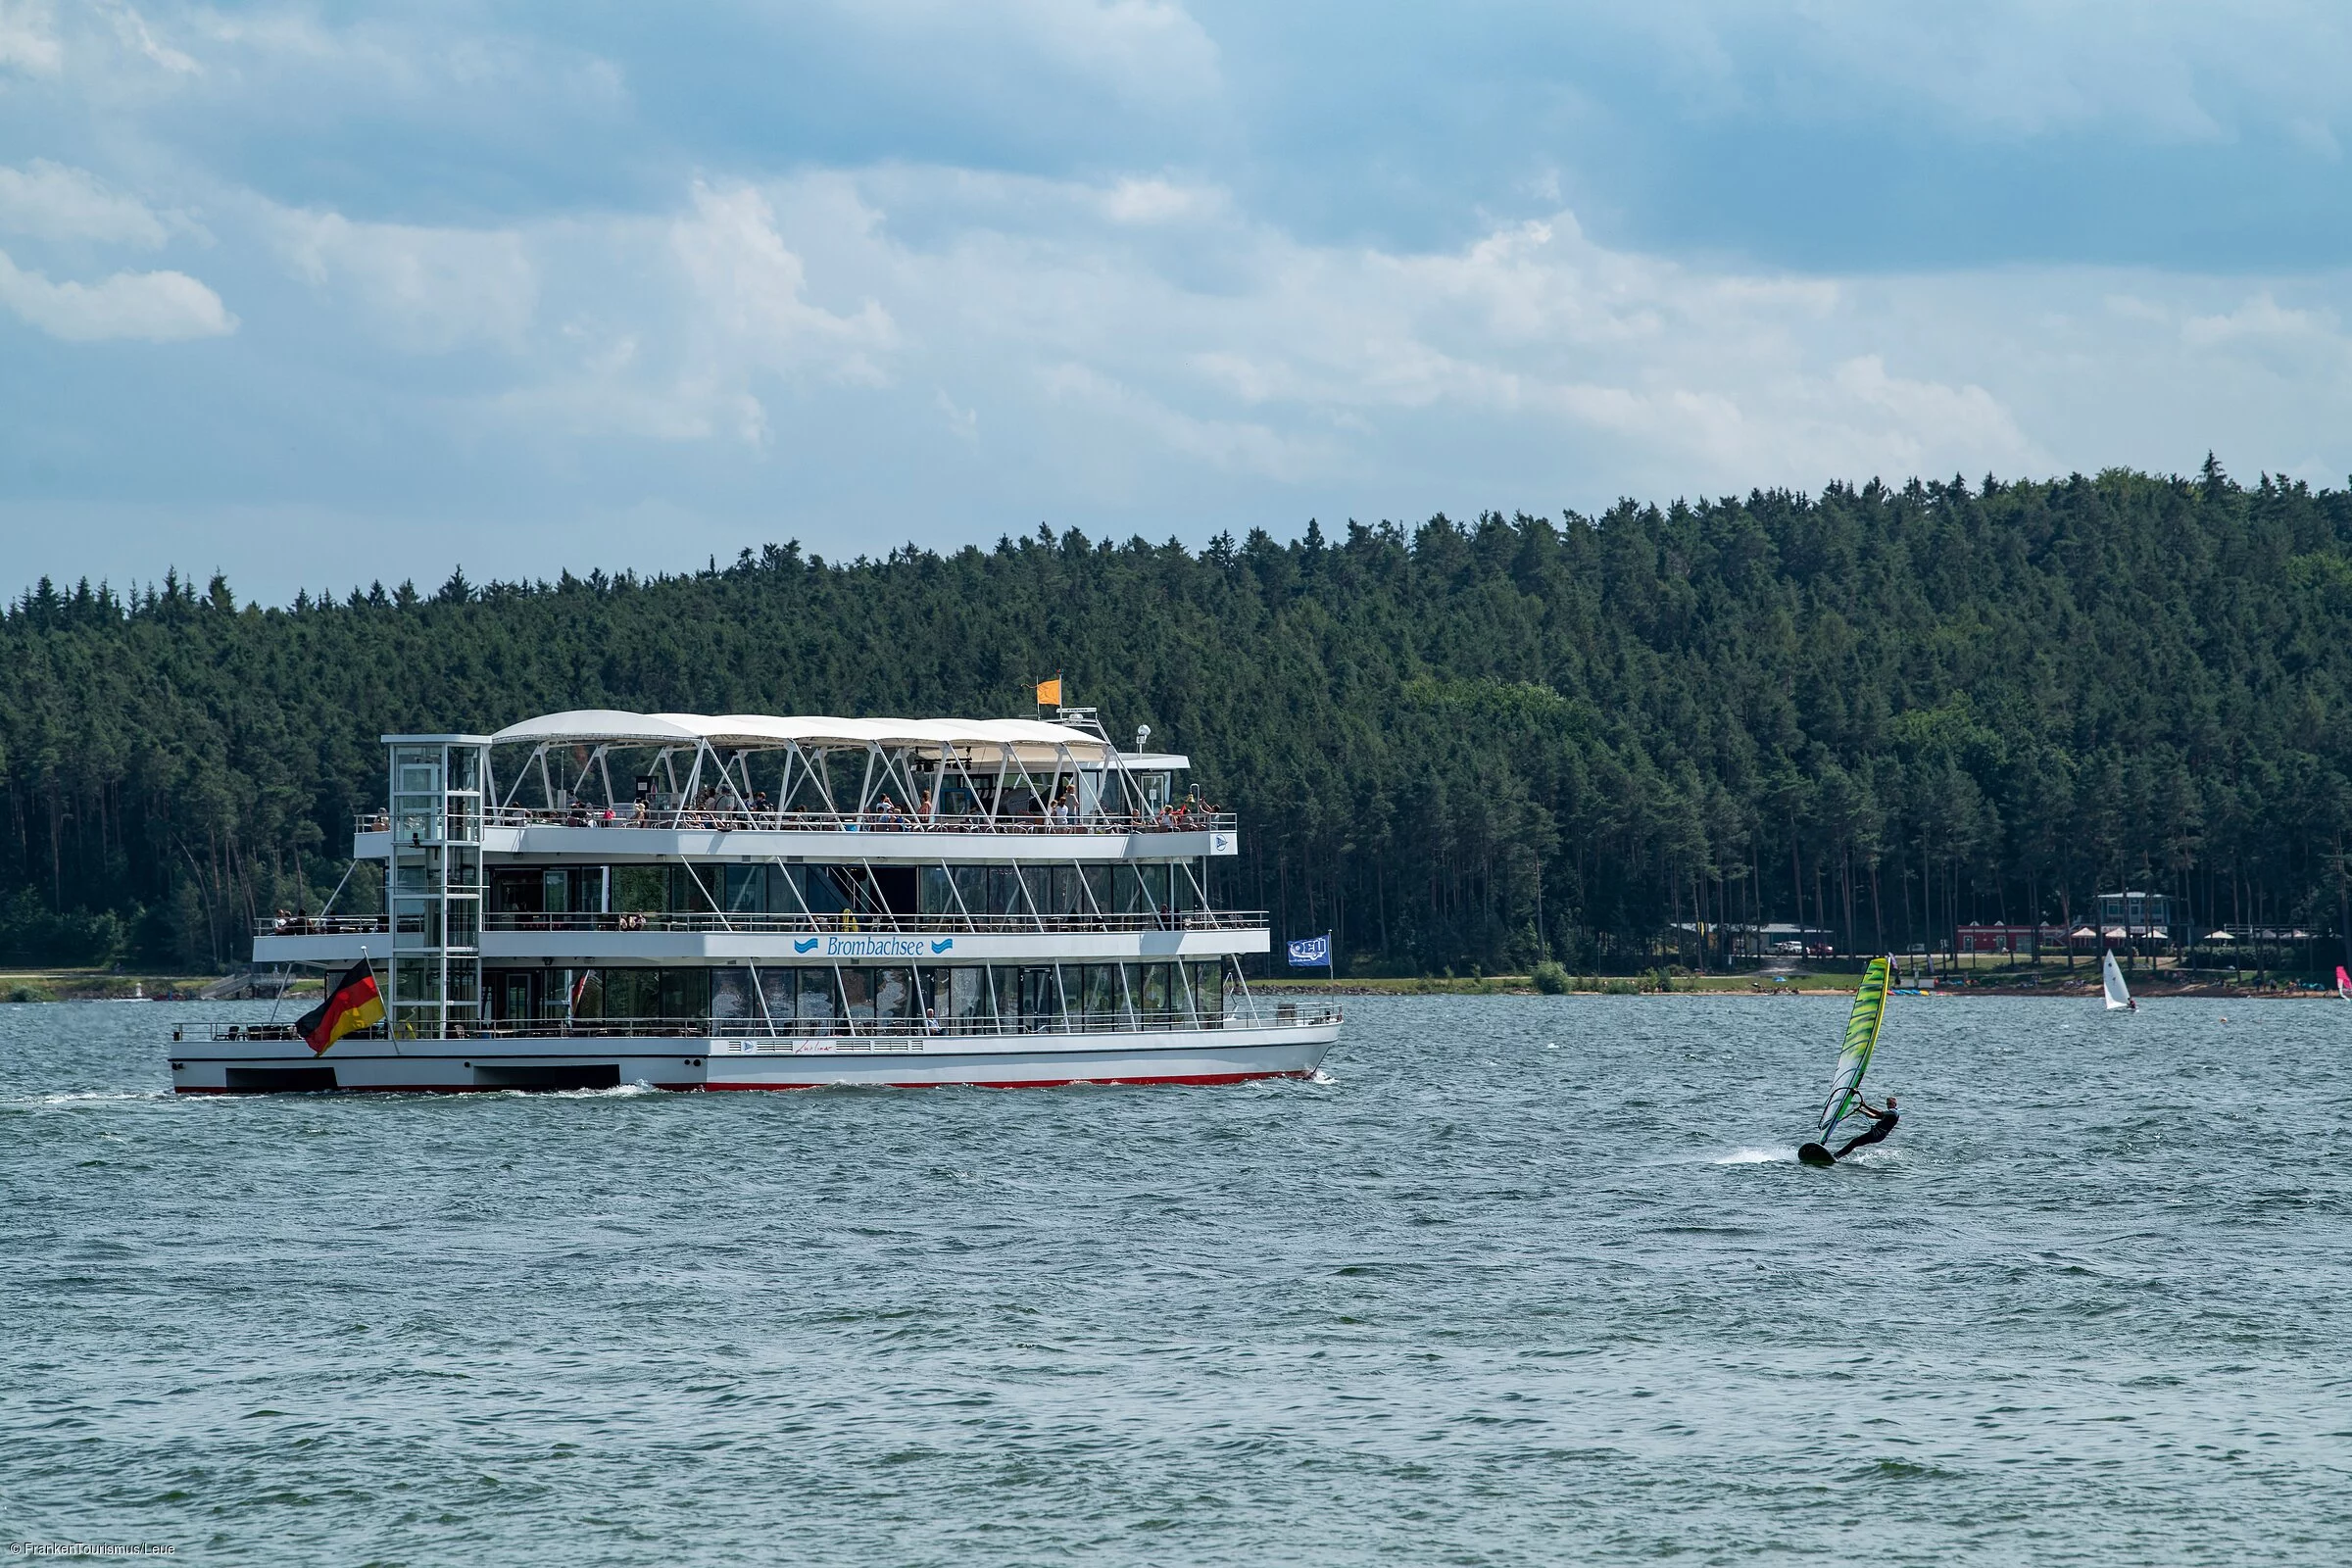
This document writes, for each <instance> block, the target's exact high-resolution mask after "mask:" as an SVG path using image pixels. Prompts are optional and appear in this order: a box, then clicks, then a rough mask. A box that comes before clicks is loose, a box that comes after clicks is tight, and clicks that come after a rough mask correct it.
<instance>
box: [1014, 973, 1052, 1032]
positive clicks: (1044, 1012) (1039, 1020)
mask: <svg viewBox="0 0 2352 1568" xmlns="http://www.w3.org/2000/svg"><path fill="white" fill-rule="evenodd" d="M1060 1017H1061V991H1060V988H1059V987H1058V986H1056V985H1055V983H1054V971H1053V970H1052V969H1023V970H1022V971H1021V1027H1022V1028H1024V1029H1045V1028H1048V1027H1051V1026H1052V1025H1054V1023H1056V1022H1058V1021H1059V1020H1060Z"/></svg>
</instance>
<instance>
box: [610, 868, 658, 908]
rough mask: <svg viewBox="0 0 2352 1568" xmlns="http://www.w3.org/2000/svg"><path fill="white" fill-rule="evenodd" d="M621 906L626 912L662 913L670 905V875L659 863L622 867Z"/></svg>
mask: <svg viewBox="0 0 2352 1568" xmlns="http://www.w3.org/2000/svg"><path fill="white" fill-rule="evenodd" d="M620 907H621V910H622V912H623V913H626V914H661V913H662V912H664V911H665V910H666V909H667V908H668V907H669V877H668V874H667V873H666V871H665V870H664V869H663V868H662V867H661V866H659V865H624V866H622V867H621V868H620Z"/></svg>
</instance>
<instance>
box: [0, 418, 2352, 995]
mask: <svg viewBox="0 0 2352 1568" xmlns="http://www.w3.org/2000/svg"><path fill="white" fill-rule="evenodd" d="M1057 669H1058V670H1062V671H1065V672H1066V674H1067V677H1068V681H1069V689H1070V695H1071V700H1073V701H1077V702H1084V703H1088V704H1090V705H1093V706H1097V707H1099V708H1100V709H1101V710H1102V711H1103V718H1104V721H1105V722H1106V723H1107V724H1108V725H1109V726H1110V727H1111V730H1112V733H1113V734H1114V735H1126V734H1130V733H1132V730H1133V727H1134V726H1135V725H1137V724H1142V723H1149V724H1150V725H1152V745H1153V747H1154V749H1159V748H1162V747H1164V748H1167V749H1172V750H1182V751H1186V752H1189V753H1190V754H1191V755H1192V757H1193V758H1194V760H1195V764H1196V774H1195V777H1196V778H1197V779H1198V780H1199V781H1200V782H1201V784H1202V785H1203V786H1204V788H1205V791H1206V793H1207V794H1208V795H1209V797H1210V798H1211V799H1212V800H1214V801H1215V802H1216V803H1217V804H1218V805H1219V806H1222V807H1227V808H1230V809H1236V810H1238V811H1240V812H1241V813H1242V821H1243V827H1244V855H1243V857H1242V858H1241V859H1240V860H1239V861H1238V862H1228V865H1229V876H1230V883H1229V885H1228V886H1227V888H1226V889H1225V890H1224V892H1225V895H1226V897H1227V899H1228V900H1229V902H1232V903H1234V904H1237V905H1240V906H1242V907H1264V908H1268V909H1271V910H1273V911H1274V912H1275V921H1276V925H1277V933H1278V935H1280V934H1291V935H1304V934H1309V933H1314V932H1320V931H1322V930H1325V929H1327V928H1328V929H1333V930H1335V931H1336V933H1337V938H1338V948H1339V952H1340V953H1341V955H1342V958H1341V967H1342V970H1343V972H1345V971H1347V970H1348V969H1349V968H1351V967H1352V968H1355V969H1357V970H1359V971H1366V972H1387V973H1399V972H1411V971H1435V970H1438V969H1441V968H1453V969H1456V970H1459V971H1464V972H1466V971H1468V970H1469V969H1470V968H1471V967H1472V966H1483V967H1485V968H1488V969H1497V968H1519V967H1524V966H1525V965H1527V964H1529V963H1531V962H1533V961H1534V960H1536V959H1537V958H1539V957H1541V956H1545V955H1549V956H1555V957H1557V958H1560V959H1562V960H1564V961H1565V962H1566V963H1568V964H1569V965H1570V966H1571V967H1574V968H1579V969H1595V970H1607V969H1626V968H1631V967H1637V966H1642V965H1644V964H1648V963H1654V962H1657V961H1659V960H1660V958H1661V957H1663V956H1667V955H1668V954H1669V953H1671V954H1673V955H1674V956H1679V957H1680V958H1681V959H1682V960H1683V961H1686V962H1697V961H1700V960H1701V959H1702V958H1710V959H1711V960H1712V961H1716V962H1720V961H1721V955H1720V954H1719V953H1718V954H1713V955H1707V954H1702V953H1700V952H1698V951H1696V939H1695V938H1694V937H1692V936H1691V935H1690V934H1688V933H1685V932H1681V931H1679V929H1678V922H1687V921H1692V920H1693V919H1694V917H1695V918H1697V919H1703V920H1705V921H1708V922H1711V923H1712V922H1721V921H1726V920H1730V921H1741V920H1748V919H1757V918H1761V919H1768V920H1794V921H1801V923H1804V924H1807V925H1812V926H1821V927H1828V928H1832V929H1834V930H1836V931H1837V932H1838V933H1839V938H1838V940H1839V942H1840V944H1841V945H1842V946H1844V947H1846V948H1849V949H1854V950H1861V951H1869V950H1873V949H1884V948H1887V947H1890V946H1898V945H1899V946H1908V945H1910V944H1911V943H1914V942H1919V941H1925V940H1932V941H1933V942H1934V943H1936V945H1937V946H1941V945H1943V944H1944V943H1946V942H1948V941H1949V940H1950V932H1951V929H1952V927H1953V925H1954V923H1955V922H1958V921H1964V920H1970V919H1977V918H1982V919H1987V920H1993V919H1998V920H2005V921H2019V922H2022V921H2026V920H2029V919H2031V918H2033V917H2034V915H2035V914H2039V915H2042V916H2045V917H2046V918H2048V919H2051V920H2066V921H2070V922H2072V921H2078V920H2081V919H2082V918H2084V916H2085V914H2086V911H2087V908H2088V904H2087V901H2088V900H2089V899H2090V897H2091V895H2092V894H2093V893H2094V892H2095V891H2100V890H2114V889H2117V888H2121V887H2125V886H2131V887H2144V888H2148V889H2153V890H2158V891H2164V892H2168V893H2170V894H2172V895H2173V896H2174V897H2175V898H2177V899H2185V900H2186V901H2188V902H2187V907H2188V908H2189V909H2190V910H2191V911H2193V918H2194V921H2195V922H2196V923H2197V924H2198V925H2200V926H2203V925H2209V924H2213V923H2223V922H2235V923H2248V922H2260V921H2291V922H2299V923H2305V924H2309V925H2312V926H2314V927H2315V928H2323V929H2330V930H2332V929H2337V928H2339V926H2340V924H2341V923H2342V914H2343V910H2344V907H2345V867H2346V862H2345V860H2344V858H2343V857H2344V855H2345V852H2346V848H2347V845H2346V838H2347V830H2348V829H2352V786H2348V784H2347V779H2348V778H2352V493H2347V492H2346V491H2341V490H2328V489H2313V488H2310V487H2309V486H2307V485H2304V484H2301V483H2286V482H2281V481H2278V480H2274V479H2271V478H2268V477H2265V478H2264V479H2262V480H2261V481H2260V482H2259V483H2257V484H2254V485H2250V486H2249V485H2241V484H2239V483H2237V482H2235V481H2234V480H2232V479H2230V478H2229V476H2228V475H2226V474H2225V473H2223V472H2222V471H2221V470H2220V469H2219V467H2218V466H2215V465H2213V464H2212V463H2211V462H2210V461H2209V462H2208V464H2207V465H2206V467H2205V469H2204V471H2203V472H2202V473H2201V474H2200V475H2199V476H2196V477H2193V478H2188V479H2180V478H2163V477H2153V476H2148V475H2143V474H2138V473H2132V472H2125V471H2109V472H2106V473H2103V474H2101V475H2099V476H2098V477H2096V478H2087V477H2083V476H2080V475H2078V476H2075V477H2072V478H2067V479H2063V480H2057V481H2048V482H2043V481H2034V482H2022V483H2013V484H2011V483H2000V482H1996V481H1994V480H1991V479H1989V478H1988V479H1987V480H1985V482H1984V483H1983V484H1982V485H1981V486H1976V487H1972V486H1971V485H1969V484H1967V483H1965V482H1963V481H1961V480H1958V479H1955V480H1953V481H1952V482H1950V483H1921V482H1916V481H1915V482H1912V483H1910V484H1908V485H1905V486H1902V487H1899V488H1893V487H1888V486H1886V485H1882V484H1879V483H1875V482H1874V483H1872V484H1870V485H1868V486H1864V487H1861V488H1858V489H1857V488H1853V487H1850V486H1842V485H1839V486H1833V487H1832V488H1830V489H1829V490H1828V491H1827V492H1825V493H1824V494H1822V495H1820V496H1818V497H1806V496H1802V495H1796V494H1790V493H1786V492H1758V493H1755V494H1751V495H1749V496H1748V497H1747V498H1746V499H1744V500H1736V499H1724V500H1718V501H1708V502H1702V503H1693V504H1684V503H1677V504H1676V505H1674V506H1672V507H1665V508H1661V507H1656V506H1645V505H1640V504H1636V503H1633V502H1626V503H1623V504H1621V505H1619V506H1618V507H1616V508H1614V509H1613V510H1611V511H1610V512H1608V513H1607V514H1606V515H1601V516H1597V517H1590V518H1588V517H1583V516H1578V515H1564V516H1563V517H1561V518H1560V519H1559V520H1551V519H1547V518H1545V517H1537V516H1527V515H1518V516H1504V515H1495V514H1490V515H1484V516H1482V517H1480V518H1479V519H1478V520H1477V521H1475V522H1471V523H1467V524H1464V523H1457V522H1454V521H1449V520H1448V519H1446V518H1445V517H1442V516H1441V517H1435V518H1432V519H1431V520H1429V521H1428V522H1426V523H1423V524H1421V525H1420V526H1418V527H1402V526H1397V525H1395V524H1388V523H1383V524H1380V525H1377V526H1365V525H1361V524H1357V523H1352V522H1350V523H1348V524H1347V525H1346V526H1345V527H1344V528H1342V529H1339V530H1336V531H1335V532H1334V533H1331V534H1327V533H1326V532H1325V531H1324V530H1323V529H1322V528H1321V527H1319V526H1313V525H1310V526H1309V527H1308V529H1307V530H1306V533H1305V535H1304V537H1303V538H1302V539H1299V540H1297V541H1294V542H1291V543H1288V544H1285V543H1280V542H1277V541H1276V540H1274V539H1272V538H1270V537H1268V536H1267V535H1266V534H1264V533H1262V532H1252V533H1251V534H1250V536H1249V537H1248V538H1247V539H1245V540H1241V541H1238V542H1237V541H1236V540H1234V539H1232V538H1231V537H1230V536H1221V537H1219V538H1218V539H1216V540H1215V541H1213V542H1212V543H1211V544H1210V545H1209V546H1208V547H1207V548H1206V549H1205V550H1203V551H1201V552H1200V553H1198V554H1194V553H1191V552H1188V551H1187V550H1185V549H1183V548H1181V547H1180V546H1178V545H1176V544H1174V543H1170V544H1164V545H1153V544H1150V543H1147V542H1146V541H1144V540H1142V539H1134V540H1130V541H1128V542H1126V543H1123V544H1120V543H1112V542H1110V541H1107V540H1105V541H1090V540H1088V539H1087V538H1085V537H1083V536H1082V535H1081V534H1079V533H1077V532H1075V531H1071V532H1066V533H1063V534H1060V535H1059V536H1055V535H1054V534H1053V533H1052V532H1051V531H1050V530H1047V529H1043V528H1041V529H1040V531H1039V532H1038V533H1037V534H1035V535H1034V536H1031V537H1028V538H1024V539H1007V540H1001V541H999V543H998V544H997V546H996V547H995V548H994V549H993V550H989V549H979V548H968V549H965V550H962V551H960V552H957V553H956V554H953V555H946V556H942V555H936V554H932V553H929V552H925V551H919V550H913V549H905V550H897V551H893V552H891V553H890V554H889V555H888V556H886V557H884V558H883V559H879V560H866V559H860V560H858V561H856V562H851V563H839V562H827V561H824V560H822V559H820V558H817V557H814V556H808V555H804V554H803V553H802V552H801V551H800V550H799V549H798V548H797V547H795V546H790V545H787V546H782V547H777V546H769V547H767V548H766V549H764V550H761V551H759V552H757V553H755V552H752V551H746V552H744V554H743V555H742V557H741V558H740V559H739V560H737V561H736V562H735V563H733V564H724V565H722V564H712V565H711V568H710V569H707V570H703V571H699V572H693V573H691V574H687V575H679V576H662V577H656V578H640V577H635V576H631V575H625V574H624V575H621V576H617V577H613V576H607V575H605V574H603V573H601V572H591V573H590V574H589V575H588V576H587V577H585V578H579V577H573V576H571V575H569V574H568V573H566V574H565V575H564V576H563V577H562V578H561V579H560V580H559V581H556V582H553V583H544V582H542V583H530V584H523V583H502V582H491V583H487V584H483V585H480V586H476V585H474V584H471V583H469V582H467V581H466V578H465V576H464V574H463V572H459V573H456V574H453V575H452V576H451V577H450V579H449V580H448V581H447V582H446V583H444V584H442V585H441V586H440V587H439V588H438V589H437V590H435V591H432V592H429V593H421V594H420V593H419V592H418V591H417V589H415V588H414V587H412V586H410V585H407V584H403V585H402V586H401V587H399V588H398V589H397V590H392V591H386V590H385V589H383V588H382V587H381V586H374V587H370V588H368V589H365V590H354V591H352V592H350V593H349V594H348V595H347V596H343V597H325V596H321V597H313V596H311V595H309V594H307V593H306V594H303V595H300V596H298V597H297V598H296V600H295V602H294V603H293V605H291V606H290V607H287V608H280V609H262V608H258V607H256V606H253V605H250V604H247V605H242V606H240V605H239V604H238V603H237V602H236V599H235V597H234V595H233V594H232V592H231V589H230V587H229V585H228V584H227V583H225V582H222V581H221V580H219V579H215V580H214V581H213V582H212V583H211V584H210V585H209V586H208V587H206V588H204V589H198V588H197V587H195V586H194V585H193V584H192V583H191V582H188V581H184V580H182V579H180V578H179V577H178V576H177V575H176V574H172V573H167V574H166V575H165V576H164V577H163V579H162V580H161V581H160V582H159V583H157V584H154V585H150V586H144V587H140V588H137V589H135V590H132V591H128V592H126V593H118V592H116V591H114V590H113V589H110V588H108V587H105V586H100V587H96V588H93V587H91V586H90V585H88V584H87V583H83V584H81V585H78V586H76V587H74V588H73V589H71V590H65V589H60V588H58V587H56V586H55V585H53V584H51V583H49V582H47V581H43V582H42V583H41V584H40V585H39V586H38V587H37V588H36V589H33V590H31V591H28V592H27V593H25V595H24V596H23V597H22V598H21V599H20V600H19V602H18V603H16V604H15V605H14V606H12V607H11V608H10V609H9V611H8V613H7V615H6V617H5V622H4V623H0V777H4V778H5V781H6V790H7V806H6V815H5V818H0V961H15V962H49V963H71V962H103V961H109V960H115V959H123V958H131V959H137V960H140V961H145V962H150V963H157V964H171V965H178V966H189V967H198V968H202V967H216V966H221V965H225V964H229V963H232V962H235V961H237V960H239V959H241V958H243V957H244V956H245V943H244V937H243V933H244V932H245V931H246V930H247V929H249V928H248V926H247V924H246V922H247V921H248V920H249V919H250V918H251V917H252V916H254V915H255V914H256V913H264V914H266V913H267V912H268V911H269V910H270V909H271V908H272V907H279V906H284V907H294V906H296V905H297V904H300V905H303V906H306V907H309V908H312V909H316V908H318V907H319V905H320V902H321V901H322V900H323V898H324V897H325V895H326V893H327V892H328V891H329V890H330V889H331V888H332V887H333V886H334V885H335V883H336V881H337V879H338V877H339V876H340V875H341V874H342V871H343V869H344V861H343V858H342V857H343V856H345V855H346V854H347V853H348V850H349V842H350V841H349V833H350V823H351V819H352V814H353V812H354V811H356V810H358V809H362V808H371V807H373V806H375V805H377V804H379V803H380V801H381V798H382V789H383V784H382V767H383V760H382V752H381V748H380V747H379V746H378V745H377V742H376V736H377V735H378V734H379V733H381V732H384V731H391V730H445V729H484V730H487V729H494V728H496V727H498V726H500V725H503V724H506V723H509V722H512V721H513V720H515V719H517V718H521V717H525V716H528V715H530V714H534V713H539V712H544V711H555V710H560V709H567V708H590V707H611V708H624V709H640V710H646V711H703V712H727V711H770V712H830V713H845V714H907V715H917V716H920V715H935V714H956V715H1025V714H1031V713H1034V712H1035V709H1034V707H1033V706H1032V704H1031V702H1030V698H1031V690H1030V686H1031V683H1032V682H1033V681H1035V680H1037V679H1039V678H1041V677H1042V676H1044V675H1047V674H1050V673H1052V672H1054V670H1057Z"/></svg>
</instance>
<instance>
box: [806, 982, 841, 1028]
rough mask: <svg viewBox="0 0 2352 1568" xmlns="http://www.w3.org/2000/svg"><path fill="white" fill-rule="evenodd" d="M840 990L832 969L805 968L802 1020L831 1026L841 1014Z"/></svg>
mask: <svg viewBox="0 0 2352 1568" xmlns="http://www.w3.org/2000/svg"><path fill="white" fill-rule="evenodd" d="M838 991H839V988H838V987H837V986H835V984H834V983H833V971H832V970H830V969H803V970H802V971H801V1018H802V1020H803V1021H804V1022H813V1023H819V1024H822V1025H824V1026H825V1027H827V1028H830V1027H831V1026H832V1023H833V1020H834V1019H835V1018H837V1017H839V1016H840V1015H841V998H840V996H839V995H838Z"/></svg>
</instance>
